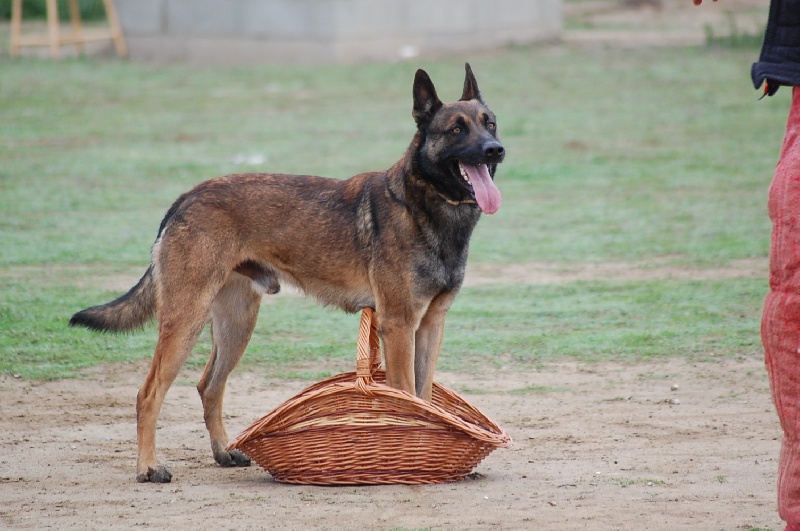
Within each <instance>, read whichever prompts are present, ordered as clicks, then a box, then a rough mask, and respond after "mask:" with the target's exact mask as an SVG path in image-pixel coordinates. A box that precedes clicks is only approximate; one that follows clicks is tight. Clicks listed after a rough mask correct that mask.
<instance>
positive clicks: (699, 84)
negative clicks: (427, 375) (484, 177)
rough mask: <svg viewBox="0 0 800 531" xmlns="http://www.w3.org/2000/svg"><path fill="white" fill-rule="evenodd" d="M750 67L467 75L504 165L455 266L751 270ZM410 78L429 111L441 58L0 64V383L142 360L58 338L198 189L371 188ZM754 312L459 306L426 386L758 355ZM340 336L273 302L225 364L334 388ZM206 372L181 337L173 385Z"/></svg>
mask: <svg viewBox="0 0 800 531" xmlns="http://www.w3.org/2000/svg"><path fill="white" fill-rule="evenodd" d="M756 57H757V49H755V48H752V47H738V46H737V47H730V48H725V47H694V48H692V47H683V48H625V49H618V48H613V47H602V46H601V47H596V46H595V47H592V48H591V49H589V48H585V47H579V46H576V45H565V44H556V45H542V46H535V47H512V48H508V49H505V50H502V51H498V52H495V53H491V54H489V53H485V54H475V55H472V56H470V58H469V59H470V61H471V63H472V66H473V68H474V70H475V72H476V75H477V77H478V81H479V83H480V86H481V89H482V91H483V94H484V96H485V98H486V99H487V101H488V102H489V104H490V105H491V106H492V108H493V110H495V112H496V114H497V116H498V122H499V130H500V134H501V138H502V139H503V141H504V144H505V145H506V148H507V150H508V156H507V159H506V162H505V163H504V164H503V165H502V167H501V168H500V170H499V171H498V174H497V182H498V185H499V187H500V189H501V191H502V192H503V194H504V203H503V208H502V209H501V210H500V212H499V213H498V214H497V215H495V216H493V217H484V219H482V220H481V222H480V224H479V227H478V229H477V231H476V234H475V237H474V240H473V245H472V249H471V258H470V259H471V261H473V262H477V263H484V264H490V265H492V264H493V265H496V266H497V267H501V266H502V265H504V264H511V263H518V264H519V263H521V264H525V263H531V262H543V263H548V264H564V265H570V264H572V265H574V264H584V263H591V264H603V263H607V262H615V263H618V262H630V263H634V262H635V263H637V264H647V263H651V262H652V263H655V262H658V263H660V264H663V263H668V264H669V265H670V266H671V267H674V268H676V269H680V268H685V267H693V268H710V267H725V266H726V265H727V264H729V263H731V261H734V260H740V259H751V258H765V257H766V254H767V249H768V241H769V229H770V225H769V219H768V218H767V215H766V206H765V205H766V191H767V187H768V184H769V181H770V178H771V175H772V169H773V168H774V164H775V161H776V159H777V155H778V149H779V147H780V143H781V138H782V134H783V125H784V121H785V116H786V112H787V109H788V96H789V91H788V90H786V89H784V90H781V91H780V92H779V93H778V95H777V96H776V97H774V98H770V99H765V100H763V101H758V96H759V94H758V93H757V92H755V91H754V90H753V89H752V87H751V86H750V84H749V75H748V74H749V67H750V63H751V62H752V61H753V60H754V59H755V58H756ZM419 66H421V67H424V68H425V69H426V70H428V72H429V73H430V75H431V77H432V78H433V80H434V82H435V83H436V84H437V88H438V91H439V95H440V96H441V97H442V99H444V100H446V101H450V100H453V99H456V98H457V97H458V95H459V94H460V87H461V83H462V80H463V60H461V59H447V60H430V59H426V60H420V61H413V62H399V63H395V64H380V65H378V64H369V65H358V66H336V67H313V68H312V67H281V68H277V67H257V68H221V67H215V68H210V67H209V68H190V67H185V66H174V65H173V66H152V65H142V64H134V63H129V62H117V61H111V60H101V61H97V60H84V59H71V60H64V61H60V62H52V61H48V60H35V59H23V60H17V61H11V60H9V59H8V58H7V57H5V56H2V57H0V242H1V243H2V246H0V249H2V251H0V372H2V373H7V374H15V375H20V376H21V377H24V378H32V379H52V378H61V377H70V376H75V375H78V374H79V373H80V370H81V369H83V368H86V367H89V366H92V365H95V364H98V363H102V362H107V361H123V360H136V359H141V358H145V357H148V356H150V355H151V353H152V348H153V346H154V343H155V331H154V329H153V328H152V327H150V328H148V329H146V330H144V331H142V332H137V333H134V334H130V335H127V336H111V335H96V334H92V333H89V332H87V331H85V330H74V329H69V328H67V327H66V322H67V320H68V319H69V317H70V315H71V314H72V313H73V312H74V311H76V310H78V309H81V308H83V307H85V306H88V305H91V304H96V303H100V302H105V301H106V300H109V299H110V298H112V297H114V296H116V295H118V294H119V293H120V292H119V291H117V290H115V291H109V290H108V289H107V288H103V286H106V285H108V284H109V282H108V281H107V279H109V278H114V277H115V276H119V275H123V276H131V275H135V274H138V273H140V272H143V271H144V269H145V267H146V265H147V263H148V261H149V249H150V245H151V244H152V240H153V238H154V237H155V234H156V230H157V228H158V224H159V222H160V220H161V217H162V216H163V214H164V212H165V211H166V209H167V208H168V207H169V205H170V204H171V202H172V201H173V200H174V199H175V198H176V197H177V196H178V195H179V194H180V193H182V192H183V191H185V190H186V189H188V188H189V187H191V186H192V185H194V184H195V183H197V182H199V181H201V180H204V179H206V178H210V177H213V176H217V175H221V174H227V173H232V172H241V171H274V172H292V173H312V174H321V175H328V176H333V177H341V178H344V177H348V176H350V175H353V174H355V173H358V172H360V171H364V170H369V169H381V168H387V167H388V166H390V165H391V164H392V163H393V162H395V161H396V160H397V159H398V158H399V157H400V156H401V154H402V153H403V151H404V150H405V148H406V146H407V145H408V142H409V141H410V139H411V136H412V134H413V127H414V126H413V121H412V119H411V116H410V110H411V82H412V79H413V74H414V71H415V69H416V68H417V67H419ZM104 279H105V280H104ZM766 289H767V284H766V279H765V278H735V279H727V280H726V279H720V280H713V281H708V280H706V281H701V280H677V279H649V280H629V281H603V280H593V281H582V282H573V283H566V284H556V285H536V284H528V285H524V286H518V285H514V284H512V283H502V282H501V283H499V284H492V285H488V286H476V287H470V288H465V289H464V290H463V292H462V294H461V295H460V296H459V298H458V299H457V301H456V303H455V305H454V307H453V309H452V311H451V314H450V317H449V321H448V327H447V331H446V335H445V344H444V353H443V355H442V357H441V358H440V360H441V361H440V366H441V367H442V368H445V369H448V370H480V369H481V367H484V366H486V365H487V364H489V365H492V366H497V367H505V368H508V369H519V368H522V367H534V366H535V365H536V364H537V363H541V362H546V361H549V360H554V359H559V358H561V357H570V358H579V359H584V360H589V361H592V360H604V359H631V360H635V359H642V358H649V357H654V356H692V357H697V358H698V359H705V358H706V357H707V356H708V354H709V353H714V354H715V356H722V357H727V356H758V355H760V345H759V340H758V319H759V311H760V305H761V301H762V298H763V296H764V294H765V293H766ZM356 323H357V317H355V316H348V315H344V314H341V313H337V312H334V311H331V310H327V309H321V308H319V307H318V306H317V305H316V304H315V303H314V302H312V301H310V300H306V299H299V300H298V299H297V298H296V297H292V296H283V295H279V296H277V297H276V298H275V299H274V300H273V301H271V302H270V303H269V304H265V306H264V308H263V310H262V315H261V318H260V322H259V326H258V327H257V330H256V334H255V336H254V340H253V342H252V343H251V346H250V348H249V350H248V354H247V356H246V357H245V361H244V363H245V364H249V365H250V366H251V367H254V366H258V367H263V372H264V374H265V375H277V376H284V377H300V378H316V377H318V376H319V375H320V374H319V371H318V370H316V369H314V368H313V367H314V365H313V363H312V362H314V361H315V360H319V359H323V358H326V359H327V358H332V359H334V360H339V361H337V363H339V362H340V365H341V368H342V369H348V368H349V367H350V365H351V363H352V358H353V355H354V352H353V350H354V349H353V339H354V332H355V330H356V327H357V324H356ZM207 349H208V338H207V337H205V338H204V339H203V340H202V342H201V344H200V345H199V346H198V348H197V349H196V350H197V351H198V352H199V353H201V354H199V355H197V356H195V357H193V359H192V361H191V363H194V364H200V363H202V362H203V360H204V356H202V353H203V352H205V351H207ZM309 367H311V368H310V369H309Z"/></svg>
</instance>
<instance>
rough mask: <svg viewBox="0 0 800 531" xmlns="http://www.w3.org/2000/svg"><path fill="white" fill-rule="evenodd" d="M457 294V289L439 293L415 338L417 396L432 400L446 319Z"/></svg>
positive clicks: (429, 307)
mask: <svg viewBox="0 0 800 531" xmlns="http://www.w3.org/2000/svg"><path fill="white" fill-rule="evenodd" d="M455 296H456V292H455V291H450V292H447V293H442V294H440V295H438V296H437V297H436V298H435V299H433V301H431V303H430V305H429V306H428V311H427V312H426V313H425V316H424V317H423V318H422V321H421V322H420V324H419V328H418V329H417V333H416V335H415V338H414V343H415V346H414V383H415V387H416V393H417V396H418V397H420V398H422V399H423V400H427V401H429V402H430V400H431V394H432V391H433V374H434V372H435V370H436V360H437V359H438V358H439V349H440V348H441V346H442V336H443V334H444V319H445V316H446V315H447V310H448V309H450V305H451V304H452V302H453V299H454V298H455Z"/></svg>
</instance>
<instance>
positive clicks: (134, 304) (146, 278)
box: [69, 265, 156, 332]
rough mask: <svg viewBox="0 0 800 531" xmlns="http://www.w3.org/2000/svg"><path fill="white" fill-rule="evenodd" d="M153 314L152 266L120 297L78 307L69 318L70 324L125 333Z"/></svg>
mask: <svg viewBox="0 0 800 531" xmlns="http://www.w3.org/2000/svg"><path fill="white" fill-rule="evenodd" d="M155 314H156V287H155V285H154V284H153V266H152V265H151V266H150V267H148V268H147V271H146V272H145V274H144V275H143V276H142V278H141V279H139V282H138V283H137V284H136V285H135V286H134V287H132V288H131V289H130V291H128V293H126V294H125V295H123V296H122V297H119V298H118V299H115V300H113V301H111V302H107V303H106V304H101V305H99V306H92V307H91V308H86V309H85V310H81V311H79V312H78V313H76V314H75V315H73V316H72V319H70V320H69V325H70V326H85V327H86V328H90V329H92V330H98V331H101V332H127V331H130V330H135V329H137V328H141V327H142V326H144V325H145V324H146V323H147V322H149V321H151V320H152V319H153V317H155Z"/></svg>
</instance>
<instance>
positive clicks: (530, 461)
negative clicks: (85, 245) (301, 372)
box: [0, 358, 780, 529]
mask: <svg viewBox="0 0 800 531" xmlns="http://www.w3.org/2000/svg"><path fill="white" fill-rule="evenodd" d="M146 369H147V367H146V364H145V363H137V364H118V365H110V366H106V367H102V368H99V369H96V370H94V371H92V372H91V373H90V374H88V375H87V377H86V379H83V380H67V381H59V382H48V383H42V384H38V383H32V382H25V381H20V380H15V379H13V378H11V377H7V378H6V379H5V380H2V381H0V400H1V401H2V404H3V405H2V409H0V447H2V448H3V452H2V454H0V500H2V503H0V527H7V528H13V529H21V528H45V527H59V528H67V527H81V528H86V527H90V528H112V527H126V528H128V527H135V526H147V527H158V528H167V527H169V528H217V529H263V528H281V529H331V528H341V529H344V528H349V529H353V528H365V529H393V528H397V527H407V528H420V527H431V528H437V529H487V528H498V529H526V528H540V529H575V528H586V527H588V528H595V529H683V528H695V529H710V528H715V529H746V528H749V527H751V526H757V527H762V528H768V527H771V528H775V529H777V528H779V527H780V521H779V519H778V516H777V514H776V508H775V482H776V471H777V456H778V450H779V436H780V430H779V426H778V422H777V420H776V416H775V413H774V411H773V407H772V404H771V401H770V394H769V388H768V382H767V378H766V375H765V371H764V370H763V365H762V362H761V360H760V359H757V358H753V359H743V360H737V361H731V360H727V361H719V360H713V361H705V362H697V363H690V362H687V361H682V360H670V361H666V362H654V363H636V364H614V363H603V364H593V365H584V364H576V363H559V364H553V365H548V366H543V367H539V368H537V369H535V370H533V369H532V370H531V371H530V372H527V373H517V374H497V373H487V374H486V375H485V376H480V375H464V374H448V373H444V374H440V375H439V377H438V380H439V381H441V382H442V383H443V384H445V385H448V386H450V387H453V388H454V389H456V390H459V392H461V393H462V395H463V396H464V397H465V398H467V399H468V400H470V401H471V402H472V403H473V404H475V405H477V406H478V407H480V408H481V409H482V410H483V411H484V412H485V413H487V414H488V415H489V416H490V417H491V418H493V419H494V420H495V421H497V422H498V423H500V424H501V425H502V426H503V427H504V428H505V429H506V430H507V431H508V432H509V433H510V434H511V436H512V437H513V438H514V445H513V447H512V448H511V449H500V450H497V451H495V452H494V453H493V454H491V455H490V456H489V457H488V458H487V459H486V460H484V461H483V463H481V464H480V465H479V466H478V468H477V469H476V474H474V475H473V476H472V477H471V478H470V479H466V480H464V481H462V482H459V483H453V484H445V485H436V486H376V487H310V486H293V485H283V484H279V483H276V482H274V481H273V480H272V479H271V478H270V476H269V474H267V473H266V472H265V471H264V470H262V469H261V468H260V467H258V466H255V465H254V466H253V467H250V468H242V469H223V468H220V467H218V466H216V465H215V464H214V461H213V458H212V456H211V452H210V449H209V443H208V436H207V433H206V430H205V427H204V425H203V418H202V411H201V406H200V400H199V398H198V396H197V393H196V391H195V390H194V388H193V387H191V386H190V385H188V384H183V385H176V386H173V388H172V389H171V391H170V393H169V395H168V396H167V400H166V403H165V405H164V410H163V413H162V417H161V428H160V429H159V432H158V437H159V451H160V455H161V457H162V458H164V459H165V461H166V462H167V463H168V464H169V465H170V466H171V468H172V471H173V473H174V474H175V479H174V480H173V482H172V483H170V484H166V485H151V484H138V483H136V482H135V479H134V475H135V474H134V467H135V455H136V444H135V439H136V432H135V412H134V403H135V397H136V391H137V388H138V386H139V384H140V383H141V380H142V379H143V378H144V374H145V372H146ZM197 376H198V374H196V373H192V374H185V375H182V376H181V381H186V378H188V379H189V380H191V381H196V378H197ZM303 385H304V384H301V383H297V382H286V381H272V380H266V379H264V378H263V377H262V376H261V375H256V374H253V373H234V375H233V377H232V379H231V382H230V386H229V392H228V397H227V407H226V410H227V411H228V412H229V413H233V412H235V414H233V415H230V416H229V417H228V420H227V422H228V427H229V430H230V432H231V435H235V434H236V433H238V432H239V431H240V430H242V429H244V428H245V427H247V426H248V425H249V424H250V423H251V422H252V421H254V420H255V419H257V418H259V417H261V416H262V415H264V414H265V413H267V412H268V411H270V410H271V409H272V408H273V407H275V406H277V405H278V404H280V403H281V402H283V401H284V400H286V399H287V398H289V397H290V396H292V395H293V394H294V393H296V392H298V391H299V390H300V389H301V388H302V387H303Z"/></svg>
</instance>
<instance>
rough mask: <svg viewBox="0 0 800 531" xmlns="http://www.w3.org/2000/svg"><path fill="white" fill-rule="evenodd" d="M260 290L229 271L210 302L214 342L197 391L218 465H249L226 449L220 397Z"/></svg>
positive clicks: (244, 343) (255, 310)
mask: <svg viewBox="0 0 800 531" xmlns="http://www.w3.org/2000/svg"><path fill="white" fill-rule="evenodd" d="M260 302H261V293H260V292H258V291H256V290H254V289H253V281H251V280H250V279H249V278H247V277H245V276H242V275H239V274H236V273H232V274H231V275H230V276H229V277H228V280H227V282H226V283H225V285H224V286H223V288H222V289H221V290H220V292H219V293H218V294H217V296H216V298H215V299H214V302H213V303H212V305H211V335H212V341H213V346H212V349H211V357H210V358H209V360H208V363H206V368H205V371H204V372H203V376H202V377H201V378H200V382H199V383H198V384H197V391H198V392H199V393H200V399H201V400H202V401H203V417H204V418H205V422H206V428H208V434H209V437H210V438H211V451H212V452H213V453H214V460H215V461H216V462H217V463H219V464H220V465H221V466H249V465H250V458H249V457H247V456H246V455H245V454H243V453H242V452H240V451H238V450H234V451H232V452H228V451H227V450H225V447H226V446H227V445H228V433H227V432H226V430H225V425H224V423H223V420H222V401H223V397H224V394H225V384H226V382H227V380H228V375H230V373H231V371H233V369H234V367H236V365H237V364H238V363H239V360H240V359H241V358H242V355H243V354H244V351H245V348H246V347H247V343H248V342H249V341H250V336H251V335H252V333H253V328H255V325H256V320H257V318H258V309H259V304H260Z"/></svg>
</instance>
